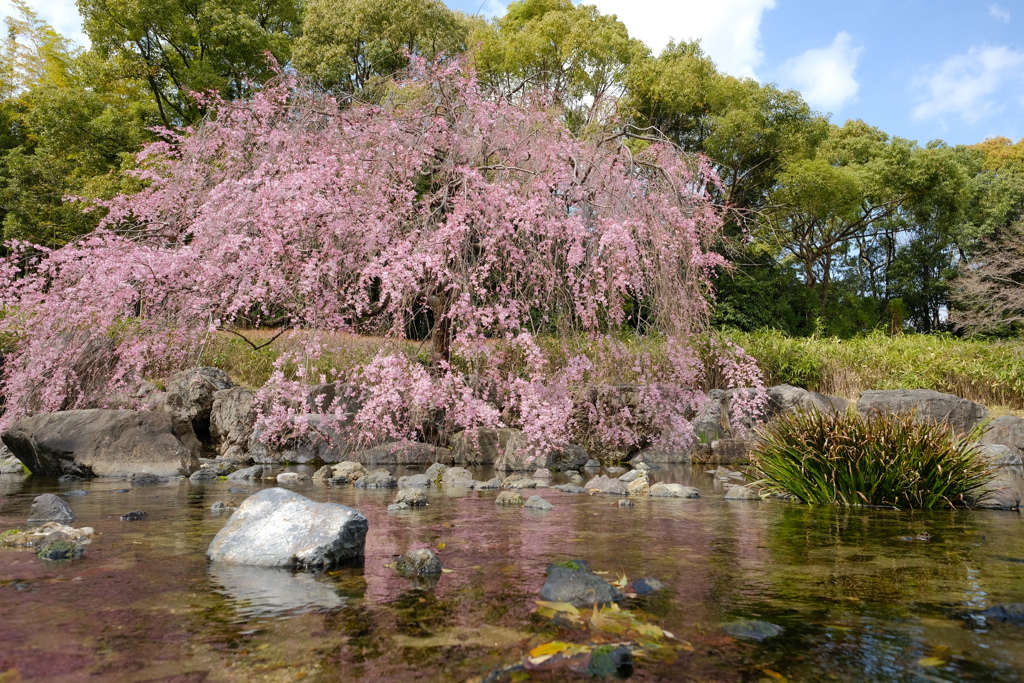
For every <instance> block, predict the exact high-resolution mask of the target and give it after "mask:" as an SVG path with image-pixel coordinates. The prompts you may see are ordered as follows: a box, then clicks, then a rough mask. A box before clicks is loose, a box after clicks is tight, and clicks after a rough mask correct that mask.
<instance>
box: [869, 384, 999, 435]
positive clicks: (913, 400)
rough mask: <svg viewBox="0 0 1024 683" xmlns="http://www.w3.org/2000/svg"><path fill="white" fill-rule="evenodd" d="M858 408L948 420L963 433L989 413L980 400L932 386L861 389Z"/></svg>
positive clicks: (923, 418) (873, 412) (931, 420)
mask: <svg viewBox="0 0 1024 683" xmlns="http://www.w3.org/2000/svg"><path fill="white" fill-rule="evenodd" d="M857 412H859V413H861V414H863V415H878V414H885V413H893V414H906V413H913V414H914V417H915V419H917V420H920V421H923V422H945V423H948V424H950V425H951V426H952V427H953V429H955V430H956V431H957V432H960V433H967V432H970V431H971V430H972V429H974V428H975V427H977V426H978V425H979V424H980V423H981V422H982V421H984V420H985V418H986V417H987V416H988V410H986V409H985V406H983V405H981V404H980V403H974V402H973V401H968V400H967V399H964V398H960V397H959V396H954V395H953V394H943V393H940V392H938V391H932V390H930V389H896V390H892V391H862V392H861V394H860V398H859V399H858V400H857Z"/></svg>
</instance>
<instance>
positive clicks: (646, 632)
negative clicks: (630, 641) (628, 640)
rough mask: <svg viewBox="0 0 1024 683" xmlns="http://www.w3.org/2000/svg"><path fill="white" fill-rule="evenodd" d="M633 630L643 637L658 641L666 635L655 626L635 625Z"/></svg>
mask: <svg viewBox="0 0 1024 683" xmlns="http://www.w3.org/2000/svg"><path fill="white" fill-rule="evenodd" d="M633 630H634V631H636V632H637V633H639V634H640V635H642V636H646V637H648V638H653V639H655V640H658V639H659V638H662V637H664V635H665V632H664V631H662V630H661V627H659V626H655V625H654V624H644V623H639V624H633Z"/></svg>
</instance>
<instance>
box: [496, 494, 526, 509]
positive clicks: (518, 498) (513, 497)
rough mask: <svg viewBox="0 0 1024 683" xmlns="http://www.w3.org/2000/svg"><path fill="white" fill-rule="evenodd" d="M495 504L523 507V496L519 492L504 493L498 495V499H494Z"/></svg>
mask: <svg viewBox="0 0 1024 683" xmlns="http://www.w3.org/2000/svg"><path fill="white" fill-rule="evenodd" d="M494 504H495V505H511V506H519V507H522V505H523V495H522V494H521V493H519V492H518V491H502V492H501V493H499V494H498V497H497V498H495V499H494Z"/></svg>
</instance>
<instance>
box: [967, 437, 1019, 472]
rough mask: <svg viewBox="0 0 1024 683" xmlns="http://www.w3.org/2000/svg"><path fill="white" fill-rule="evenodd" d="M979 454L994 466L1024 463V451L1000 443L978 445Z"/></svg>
mask: <svg viewBox="0 0 1024 683" xmlns="http://www.w3.org/2000/svg"><path fill="white" fill-rule="evenodd" d="M978 455H979V456H980V457H981V458H982V459H984V460H985V462H987V463H988V464H989V465H991V466H993V467H1000V466H1002V465H1024V453H1022V452H1021V451H1020V450H1018V449H1016V448H1013V447H1011V446H1005V445H1003V444H998V443H983V444H980V445H979V446H978Z"/></svg>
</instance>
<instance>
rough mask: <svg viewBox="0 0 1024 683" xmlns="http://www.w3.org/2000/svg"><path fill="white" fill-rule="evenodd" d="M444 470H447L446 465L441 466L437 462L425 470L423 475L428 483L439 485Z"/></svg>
mask: <svg viewBox="0 0 1024 683" xmlns="http://www.w3.org/2000/svg"><path fill="white" fill-rule="evenodd" d="M446 469H448V465H443V464H441V463H439V462H435V463H434V464H433V465H431V466H430V467H428V468H427V471H426V472H424V474H425V475H426V476H427V479H429V480H430V481H432V482H434V483H440V482H441V475H442V474H444V471H445V470H446Z"/></svg>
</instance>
